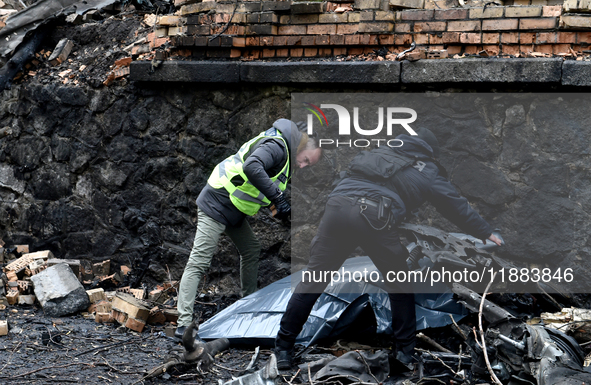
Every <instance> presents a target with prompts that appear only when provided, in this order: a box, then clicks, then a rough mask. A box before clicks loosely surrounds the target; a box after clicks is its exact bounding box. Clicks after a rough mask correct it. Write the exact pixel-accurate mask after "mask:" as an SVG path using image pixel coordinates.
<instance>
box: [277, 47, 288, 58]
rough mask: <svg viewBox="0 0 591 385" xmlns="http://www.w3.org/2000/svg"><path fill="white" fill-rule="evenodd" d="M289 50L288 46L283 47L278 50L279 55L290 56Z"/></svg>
mask: <svg viewBox="0 0 591 385" xmlns="http://www.w3.org/2000/svg"><path fill="white" fill-rule="evenodd" d="M288 56H289V50H288V49H287V48H281V49H278V50H277V57H288Z"/></svg>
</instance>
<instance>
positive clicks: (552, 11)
mask: <svg viewBox="0 0 591 385" xmlns="http://www.w3.org/2000/svg"><path fill="white" fill-rule="evenodd" d="M561 14H562V5H545V6H543V7H542V17H559V16H560V15H561Z"/></svg>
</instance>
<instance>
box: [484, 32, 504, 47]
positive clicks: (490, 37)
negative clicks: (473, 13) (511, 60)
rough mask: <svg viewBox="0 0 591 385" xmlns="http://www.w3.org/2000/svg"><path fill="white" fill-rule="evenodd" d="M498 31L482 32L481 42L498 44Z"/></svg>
mask: <svg viewBox="0 0 591 385" xmlns="http://www.w3.org/2000/svg"><path fill="white" fill-rule="evenodd" d="M499 35H500V34H499V33H483V34H482V43H483V44H499V40H500V39H499Z"/></svg>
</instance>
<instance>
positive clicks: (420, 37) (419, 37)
mask: <svg viewBox="0 0 591 385" xmlns="http://www.w3.org/2000/svg"><path fill="white" fill-rule="evenodd" d="M415 43H417V44H421V45H424V44H429V35H427V34H426V33H417V34H415Z"/></svg>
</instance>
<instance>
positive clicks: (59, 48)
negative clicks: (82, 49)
mask: <svg viewBox="0 0 591 385" xmlns="http://www.w3.org/2000/svg"><path fill="white" fill-rule="evenodd" d="M72 48H74V42H73V41H72V40H69V39H67V38H63V39H61V40H60V41H59V42H58V43H57V45H56V46H55V49H54V50H53V52H52V53H51V56H50V57H49V59H48V60H49V63H51V65H53V66H55V65H58V64H61V63H63V62H64V61H65V60H66V59H67V58H68V56H69V55H70V52H72Z"/></svg>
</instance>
